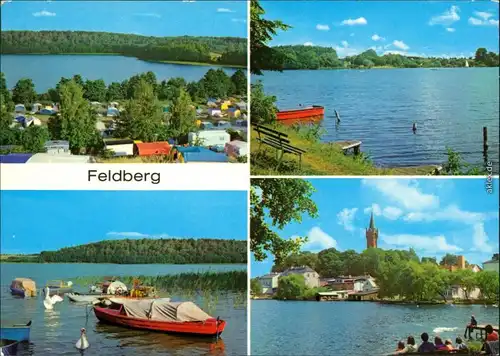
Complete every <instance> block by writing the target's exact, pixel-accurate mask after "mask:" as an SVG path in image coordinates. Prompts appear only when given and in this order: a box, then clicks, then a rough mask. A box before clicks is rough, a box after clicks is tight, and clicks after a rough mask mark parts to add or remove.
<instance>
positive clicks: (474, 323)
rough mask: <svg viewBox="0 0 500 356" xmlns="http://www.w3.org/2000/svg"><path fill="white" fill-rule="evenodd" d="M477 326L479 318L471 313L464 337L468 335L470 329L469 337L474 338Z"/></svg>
mask: <svg viewBox="0 0 500 356" xmlns="http://www.w3.org/2000/svg"><path fill="white" fill-rule="evenodd" d="M476 326H477V320H476V318H475V316H474V315H471V317H470V323H469V324H467V327H466V328H465V332H464V337H465V338H466V337H467V331H469V339H472V331H474V328H475V327H476Z"/></svg>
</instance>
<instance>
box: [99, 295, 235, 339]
mask: <svg viewBox="0 0 500 356" xmlns="http://www.w3.org/2000/svg"><path fill="white" fill-rule="evenodd" d="M109 300H110V301H111V303H112V304H111V305H110V306H109V307H103V306H98V305H94V313H95V316H96V317H97V319H99V321H100V322H104V323H108V324H114V325H120V326H125V327H129V328H134V329H142V330H150V331H158V332H164V333H169V334H170V333H177V334H190V335H199V336H216V335H220V334H221V333H222V332H223V331H224V328H225V327H226V322H225V321H224V320H220V319H219V318H217V319H216V318H213V317H211V316H210V315H208V314H207V313H205V312H204V311H203V310H201V309H200V308H199V307H198V306H197V305H196V304H194V303H192V302H170V300H168V299H163V298H159V299H146V300H144V299H142V300H130V299H124V298H111V299H109Z"/></svg>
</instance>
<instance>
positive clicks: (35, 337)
mask: <svg viewBox="0 0 500 356" xmlns="http://www.w3.org/2000/svg"><path fill="white" fill-rule="evenodd" d="M0 268H1V290H0V299H1V311H2V320H30V319H32V320H33V326H32V329H31V340H30V344H29V345H22V346H23V347H22V348H21V350H20V351H21V352H18V355H22V356H24V355H49V354H50V355H78V354H79V351H78V350H76V348H75V347H74V345H75V343H76V341H77V340H78V338H79V335H80V328H82V327H85V328H86V329H87V337H88V340H89V343H90V348H89V349H88V352H86V354H89V355H100V356H107V355H109V356H118V355H120V356H128V355H134V356H135V355H150V356H152V355H206V354H208V353H209V352H210V353H214V354H215V355H224V354H228V355H230V354H232V355H244V354H246V352H247V312H246V304H242V302H241V299H242V298H241V295H237V294H234V293H230V292H228V293H223V294H220V295H219V296H218V298H217V299H214V300H215V302H214V300H212V303H215V305H213V306H211V307H207V306H204V304H205V305H206V301H204V300H203V298H202V297H200V296H198V297H196V298H195V300H194V302H196V303H197V304H198V305H199V306H200V307H202V308H203V309H205V310H206V311H207V312H208V313H210V314H212V315H214V316H220V317H221V319H224V320H226V321H227V325H226V329H225V331H224V333H223V334H222V337H221V341H220V342H219V343H218V344H217V345H215V344H214V342H213V340H210V339H208V340H207V339H203V338H201V339H200V338H193V337H183V336H170V335H165V334H162V333H153V332H147V331H140V330H132V329H126V328H121V327H118V326H111V325H103V324H100V323H99V322H98V321H97V319H96V317H95V316H94V314H93V312H92V311H91V309H90V308H88V309H87V308H86V306H85V305H78V304H73V303H70V302H69V301H68V299H67V298H65V300H64V301H63V302H62V303H58V304H56V305H55V307H54V310H45V308H44V306H43V303H42V300H43V297H42V296H40V295H39V296H38V297H37V298H31V299H19V298H15V297H13V296H12V295H11V294H10V291H9V285H10V282H11V280H12V279H14V278H15V277H29V278H32V279H33V280H35V282H36V283H37V288H39V289H40V288H41V287H43V286H44V284H45V282H46V281H48V280H51V279H66V280H68V279H71V278H75V277H85V276H109V275H151V276H153V275H157V274H160V275H165V274H177V273H185V272H203V271H208V270H212V271H220V272H222V271H231V270H246V268H247V266H246V265H112V264H12V263H2V264H1V265H0ZM87 288H88V287H86V286H82V287H80V289H81V291H82V292H85V291H86V290H87ZM75 289H76V290H77V291H78V290H79V288H78V287H76V288H75ZM170 297H171V298H172V299H173V300H186V296H182V295H173V296H170ZM244 299H245V300H246V295H245V296H244ZM207 308H208V309H207ZM87 316H88V319H87ZM222 347H224V350H221V348H222Z"/></svg>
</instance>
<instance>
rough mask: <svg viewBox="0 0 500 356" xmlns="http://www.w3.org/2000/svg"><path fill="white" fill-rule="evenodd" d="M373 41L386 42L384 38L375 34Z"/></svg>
mask: <svg viewBox="0 0 500 356" xmlns="http://www.w3.org/2000/svg"><path fill="white" fill-rule="evenodd" d="M372 40H374V41H385V38H384V37H381V36H379V35H377V34H374V35H373V36H372Z"/></svg>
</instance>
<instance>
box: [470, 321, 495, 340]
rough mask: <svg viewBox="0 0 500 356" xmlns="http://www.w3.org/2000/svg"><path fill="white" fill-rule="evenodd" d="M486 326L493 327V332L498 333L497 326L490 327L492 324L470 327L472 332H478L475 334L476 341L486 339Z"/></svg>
mask: <svg viewBox="0 0 500 356" xmlns="http://www.w3.org/2000/svg"><path fill="white" fill-rule="evenodd" d="M486 325H491V326H492V327H493V330H494V331H496V332H497V333H498V325H492V324H478V325H476V326H472V327H471V328H472V331H479V333H478V332H476V339H481V340H485V339H486V330H485V328H486Z"/></svg>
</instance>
